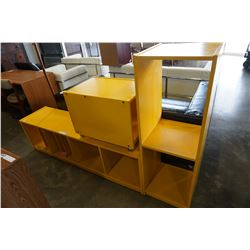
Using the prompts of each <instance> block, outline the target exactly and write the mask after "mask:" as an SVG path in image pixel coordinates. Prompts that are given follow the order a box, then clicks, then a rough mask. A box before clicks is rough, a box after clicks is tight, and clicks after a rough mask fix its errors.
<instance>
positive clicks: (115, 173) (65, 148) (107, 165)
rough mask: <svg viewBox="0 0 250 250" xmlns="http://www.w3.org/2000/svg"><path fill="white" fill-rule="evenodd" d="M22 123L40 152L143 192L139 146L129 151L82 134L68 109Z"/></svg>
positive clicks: (40, 114) (39, 113)
mask: <svg viewBox="0 0 250 250" xmlns="http://www.w3.org/2000/svg"><path fill="white" fill-rule="evenodd" d="M20 123H21V126H22V128H23V130H24V131H25V133H26V135H27V137H28V138H29V139H30V141H31V143H32V145H33V146H34V148H35V149H37V150H38V151H41V152H43V153H46V154H49V155H51V156H53V157H56V158H58V159H60V160H63V161H66V162H69V163H71V164H73V165H75V166H78V167H80V168H82V169H85V170H87V171H89V172H92V173H94V174H97V175H99V176H102V177H104V178H106V179H108V180H111V181H113V182H116V183H118V184H120V185H123V186H126V187H129V188H131V189H134V190H136V191H139V192H142V190H141V187H142V185H141V183H140V180H141V177H139V176H140V175H139V173H140V172H141V171H140V169H139V167H140V164H139V160H140V158H139V149H138V146H136V148H135V150H133V151H129V150H128V149H127V148H125V147H121V146H118V145H115V144H111V143H107V142H104V141H100V140H96V139H93V138H90V137H82V136H80V135H79V134H77V133H76V132H75V130H74V127H73V124H72V121H71V118H70V115H69V112H68V111H63V110H59V109H54V108H49V107H44V108H42V109H39V110H38V111H36V112H34V113H32V114H30V115H28V116H26V117H24V118H23V119H21V120H20Z"/></svg>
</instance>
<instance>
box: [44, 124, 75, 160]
mask: <svg viewBox="0 0 250 250" xmlns="http://www.w3.org/2000/svg"><path fill="white" fill-rule="evenodd" d="M40 133H41V136H42V138H43V141H44V144H45V148H44V149H42V150H43V151H47V152H48V153H51V154H55V155H57V156H60V157H68V156H70V155H71V149H70V147H69V144H68V142H67V138H66V137H65V136H63V135H59V134H55V133H53V132H50V131H47V130H44V129H40Z"/></svg>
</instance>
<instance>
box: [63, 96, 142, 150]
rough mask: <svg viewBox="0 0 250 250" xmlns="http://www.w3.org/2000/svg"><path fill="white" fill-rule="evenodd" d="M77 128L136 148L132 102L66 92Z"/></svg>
mask: <svg viewBox="0 0 250 250" xmlns="http://www.w3.org/2000/svg"><path fill="white" fill-rule="evenodd" d="M64 96H65V100H66V103H67V107H68V109H69V113H70V116H71V119H72V122H73V125H74V128H75V131H76V132H77V133H79V134H80V135H82V136H88V137H91V138H94V139H98V140H101V141H105V142H109V143H112V144H116V145H120V146H123V147H127V148H129V149H134V144H135V142H136V141H137V137H134V136H133V130H132V119H131V118H132V114H131V102H124V101H117V100H112V99H104V98H98V97H92V96H86V97H85V98H84V97H83V96H82V95H75V94H71V93H68V94H67V93H66V94H65V95H64Z"/></svg>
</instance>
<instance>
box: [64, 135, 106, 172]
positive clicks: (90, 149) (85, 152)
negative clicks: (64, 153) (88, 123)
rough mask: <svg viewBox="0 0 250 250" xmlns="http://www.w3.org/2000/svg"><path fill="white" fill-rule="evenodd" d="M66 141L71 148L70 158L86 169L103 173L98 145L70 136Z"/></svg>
mask: <svg viewBox="0 0 250 250" xmlns="http://www.w3.org/2000/svg"><path fill="white" fill-rule="evenodd" d="M67 141H68V144H69V146H70V149H71V155H70V160H72V161H74V162H76V163H77V165H78V166H81V167H83V168H86V169H88V170H92V171H95V172H101V173H104V171H103V166H102V162H101V157H100V153H99V150H98V147H96V146H93V145H90V144H86V143H84V142H80V141H77V140H74V139H70V138H67Z"/></svg>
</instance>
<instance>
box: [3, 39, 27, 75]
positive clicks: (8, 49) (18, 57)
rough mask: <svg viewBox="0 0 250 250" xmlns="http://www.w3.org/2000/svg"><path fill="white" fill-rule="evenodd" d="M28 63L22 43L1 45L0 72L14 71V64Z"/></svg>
mask: <svg viewBox="0 0 250 250" xmlns="http://www.w3.org/2000/svg"><path fill="white" fill-rule="evenodd" d="M28 61H29V60H28V57H27V54H26V51H25V49H24V46H23V44H22V43H2V44H1V71H7V70H11V69H16V66H15V63H27V62H28Z"/></svg>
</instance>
